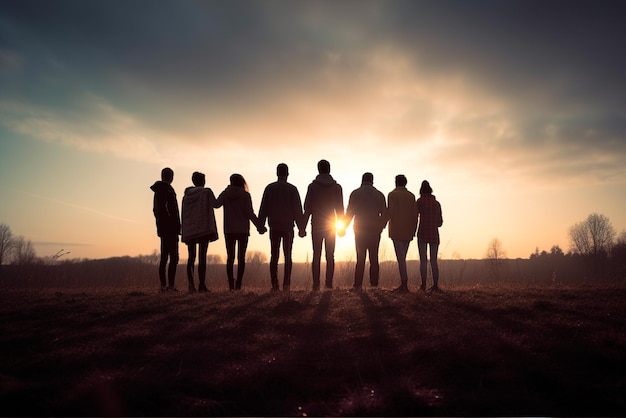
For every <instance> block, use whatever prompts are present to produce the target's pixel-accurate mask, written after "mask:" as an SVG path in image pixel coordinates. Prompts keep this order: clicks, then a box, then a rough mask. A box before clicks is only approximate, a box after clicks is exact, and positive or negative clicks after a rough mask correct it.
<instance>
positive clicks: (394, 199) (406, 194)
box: [387, 174, 417, 292]
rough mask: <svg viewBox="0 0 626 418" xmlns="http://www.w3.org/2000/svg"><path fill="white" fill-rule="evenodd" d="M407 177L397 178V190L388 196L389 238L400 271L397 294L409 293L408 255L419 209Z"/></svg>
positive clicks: (400, 176)
mask: <svg viewBox="0 0 626 418" xmlns="http://www.w3.org/2000/svg"><path fill="white" fill-rule="evenodd" d="M406 183H407V180H406V177H405V176H404V175H402V174H399V175H397V176H396V188H395V189H393V190H392V191H391V192H390V193H389V195H388V196H387V205H388V210H387V217H388V219H389V225H388V226H387V229H388V230H389V238H391V240H392V241H393V248H394V250H395V252H396V259H397V260H398V270H399V271H400V287H398V288H397V289H394V290H395V291H397V292H408V291H409V287H408V280H409V277H408V274H407V269H406V255H407V252H408V251H409V244H410V243H411V241H413V237H414V236H415V231H416V230H417V208H416V205H415V195H414V194H413V193H411V192H410V191H408V190H407V188H406Z"/></svg>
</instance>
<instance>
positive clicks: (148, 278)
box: [0, 254, 626, 291]
mask: <svg viewBox="0 0 626 418" xmlns="http://www.w3.org/2000/svg"><path fill="white" fill-rule="evenodd" d="M211 261H214V262H213V263H210V264H209V265H208V267H207V280H208V283H207V285H208V286H209V289H210V290H213V291H226V290H227V289H228V286H227V279H226V269H225V266H224V264H222V263H221V260H215V259H213V260H211V258H210V259H209V262H211ZM215 261H220V262H219V263H216V262H215ZM625 264H626V258H625V259H622V260H621V261H619V260H618V259H617V258H615V257H613V258H611V259H607V260H604V263H602V264H598V262H597V260H590V259H588V258H585V257H581V256H576V255H571V254H567V255H562V254H558V255H554V254H535V255H533V256H531V257H530V258H529V259H498V260H492V259H485V260H440V264H439V266H440V275H441V277H440V284H441V286H443V287H444V288H445V287H457V286H475V285H490V286H491V285H544V284H574V283H589V284H593V283H594V282H597V281H599V280H602V281H609V282H611V281H612V282H623V281H624V280H626V267H625ZM322 267H324V266H323V265H322ZM380 267H381V268H380V272H381V274H380V276H381V277H380V287H381V288H385V289H390V288H394V287H397V286H398V285H399V283H400V277H399V274H398V268H397V263H396V262H395V261H385V262H382V263H381V266H380ZM408 269H409V278H410V280H409V286H410V287H412V288H414V289H415V288H416V287H417V286H418V279H417V277H418V276H419V261H417V260H410V261H408ZM598 272H600V273H601V274H599V273H598ZM353 275H354V262H353V261H347V262H337V263H336V267H335V280H334V284H335V287H337V288H350V287H351V286H352V284H353ZM281 278H282V265H281V266H279V280H281ZM196 279H197V278H196ZM291 280H292V285H291V288H292V290H308V289H310V288H311V285H312V280H311V266H310V264H309V263H294V266H293V273H292V279H291ZM365 283H368V277H367V269H366V276H365ZM176 285H177V287H178V288H179V289H180V290H181V291H185V290H186V289H187V275H186V264H185V263H184V262H183V263H181V264H179V266H178V272H177V278H176ZM158 286H159V280H158V274H157V267H156V261H155V260H154V258H153V257H150V256H138V257H114V258H107V259H102V260H69V261H63V262H57V263H51V264H34V265H2V266H0V287H23V288H30V289H37V288H102V289H106V288H128V289H134V288H142V289H145V288H152V287H153V288H155V289H157V288H158ZM270 287H271V286H270V278H269V266H268V264H267V260H265V259H264V258H263V257H255V258H252V259H251V260H249V261H248V262H247V264H246V273H245V276H244V280H243V290H253V291H265V290H269V289H270Z"/></svg>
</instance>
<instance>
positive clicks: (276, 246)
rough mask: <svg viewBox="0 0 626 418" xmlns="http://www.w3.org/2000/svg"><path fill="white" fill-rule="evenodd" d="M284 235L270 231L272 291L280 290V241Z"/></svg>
mask: <svg viewBox="0 0 626 418" xmlns="http://www.w3.org/2000/svg"><path fill="white" fill-rule="evenodd" d="M281 238H282V234H281V233H280V232H279V231H275V230H274V229H270V245H271V250H270V251H271V252H270V254H271V255H270V280H271V283H272V290H278V257H279V256H280V240H281Z"/></svg>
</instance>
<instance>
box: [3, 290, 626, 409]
mask: <svg viewBox="0 0 626 418" xmlns="http://www.w3.org/2000/svg"><path fill="white" fill-rule="evenodd" d="M2 293H3V294H2V299H3V303H2V304H1V305H0V318H1V321H0V405H2V415H5V416H8V415H29V416H43V415H47V416H50V415H53V416H56V415H65V416H67V415H87V416H101V415H106V416H145V415H148V416H194V415H204V416H207V415H220V416H233V415H234V416H269V415H271V416H320V415H331V416H338V415H350V416H354V415H378V416H381V415H382V416H390V415H411V416H415V415H429V416H433V415H435V416H441V415H445V416H453V415H454V416H456V415H464V416H469V415H482V416H485V415H500V416H502V415H505V416H508V415H516V416H519V415H550V416H568V415H569V416H571V415H576V416H582V415H593V416H599V415H602V416H623V415H624V413H625V412H626V386H625V383H626V377H625V374H624V370H626V329H625V324H626V306H625V301H626V288H625V287H623V286H621V287H615V286H612V287H603V288H591V287H572V286H568V287H559V286H553V287H515V288H498V287H491V288H488V287H466V288H461V287H457V288H448V289H446V291H445V292H444V293H443V294H425V293H417V292H412V293H410V294H396V293H393V292H391V291H385V290H376V291H371V290H369V291H367V292H363V293H351V292H348V291H346V290H340V289H337V290H333V291H327V292H319V293H313V292H308V291H304V290H298V291H294V292H291V294H284V293H282V292H281V293H267V292H263V291H260V290H259V291H256V292H251V291H244V292H238V293H229V292H213V293H209V294H193V295H189V294H185V293H179V294H172V293H167V294H160V293H157V292H155V291H154V289H152V288H151V289H147V288H146V289H143V290H142V289H134V290H117V291H102V290H98V289H93V290H89V289H87V290H81V291H76V290H67V289H65V290H64V289H57V290H45V291H34V290H17V289H7V288H4V289H2Z"/></svg>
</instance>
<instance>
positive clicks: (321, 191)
mask: <svg viewBox="0 0 626 418" xmlns="http://www.w3.org/2000/svg"><path fill="white" fill-rule="evenodd" d="M343 208H344V206H343V190H342V188H341V186H340V185H339V184H338V183H337V182H336V181H335V180H334V179H333V178H332V176H331V175H330V174H319V175H318V176H317V177H316V178H315V180H313V182H312V183H311V184H309V188H308V189H307V192H306V197H305V199H304V211H305V219H307V218H308V215H309V214H310V215H311V229H312V230H313V231H334V230H335V221H336V220H337V217H339V218H343V216H344V209H343Z"/></svg>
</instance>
